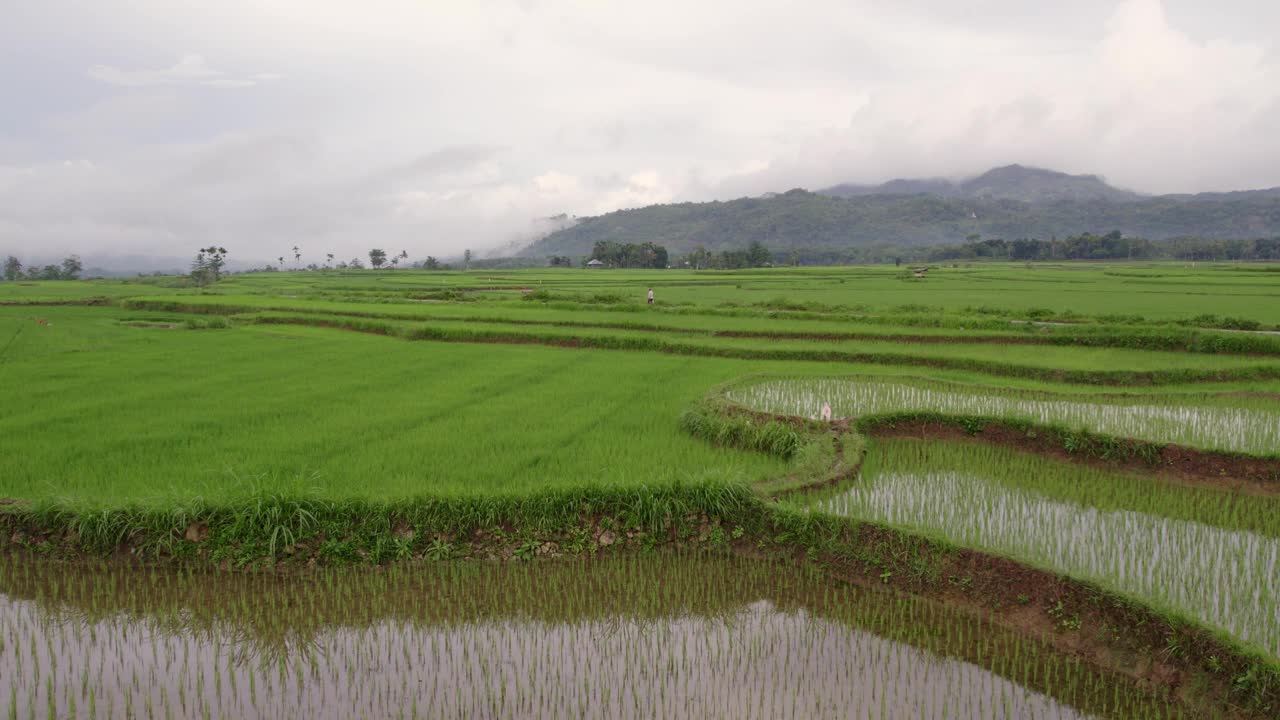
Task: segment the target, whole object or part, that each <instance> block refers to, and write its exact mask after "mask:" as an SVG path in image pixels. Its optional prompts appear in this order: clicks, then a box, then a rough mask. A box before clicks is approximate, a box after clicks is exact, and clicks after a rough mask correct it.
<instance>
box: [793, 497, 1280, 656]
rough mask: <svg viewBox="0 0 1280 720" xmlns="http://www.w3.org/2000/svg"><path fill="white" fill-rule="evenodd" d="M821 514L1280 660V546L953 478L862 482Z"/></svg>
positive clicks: (1257, 537)
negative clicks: (1019, 569)
mask: <svg viewBox="0 0 1280 720" xmlns="http://www.w3.org/2000/svg"><path fill="white" fill-rule="evenodd" d="M818 509H819V510H821V511H824V512H832V513H836V514H840V515H846V516H852V517H857V518H861V519H866V520H873V521H877V522H884V523H889V524H892V525H896V526H901V527H909V528H913V529H918V530H922V531H926V532H929V533H933V534H938V535H941V536H943V537H945V538H947V539H948V540H951V541H954V542H958V543H960V544H962V545H965V546H970V547H977V548H981V549H984V550H990V551H993V552H996V553H998V554H1001V555H1007V556H1009V557H1013V558H1017V559H1020V560H1025V561H1027V562H1030V563H1032V564H1034V565H1036V566H1039V567H1045V568H1048V569H1051V570H1055V571H1058V572H1062V573H1066V574H1068V575H1071V576H1074V577H1080V578H1084V579H1089V580H1095V581H1098V582H1099V583H1101V584H1102V585H1104V586H1106V587H1110V588H1114V589H1116V590H1119V591H1121V592H1124V593H1126V594H1128V595H1130V596H1132V597H1137V598H1143V599H1146V600H1148V601H1151V602H1155V603H1158V604H1159V605H1160V606H1162V607H1165V608H1169V609H1171V610H1174V611H1176V612H1178V613H1179V614H1181V615H1184V616H1188V617H1193V618H1196V619H1198V620H1201V621H1204V622H1206V623H1208V624H1210V625H1212V626H1214V627H1217V628H1219V629H1221V630H1224V631H1226V632H1229V633H1231V634H1233V635H1235V636H1236V637H1239V638H1242V639H1244V640H1246V641H1248V642H1250V643H1252V644H1254V645H1257V646H1258V647H1261V648H1263V649H1264V650H1266V651H1268V652H1269V653H1270V654H1271V655H1272V656H1273V657H1277V658H1280V602H1277V598H1280V575H1277V574H1276V572H1275V569H1276V567H1277V566H1278V564H1280V540H1278V539H1276V538H1273V537H1265V536H1262V535H1257V534H1254V533H1249V532H1243V531H1232V530H1224V529H1221V528H1215V527H1212V526H1208V525H1202V524H1200V523H1194V522H1188V521H1184V520H1173V519H1169V518H1164V517H1160V516H1158V515H1151V514H1147V513H1138V512H1130V511H1123V510H1119V511H1102V510H1098V509H1096V508H1092V507H1089V506H1085V505H1077V504H1070V503H1063V502H1056V501H1053V500H1050V499H1047V498H1045V497H1044V496H1042V495H1039V494H1037V493H1032V492H1020V491H1013V490H1008V489H1005V488H1000V487H997V486H995V485H993V484H992V483H991V482H990V481H989V480H988V479H986V478H983V477H981V476H977V475H973V474H968V473H962V472H954V473H926V474H920V475H910V474H887V475H881V476H868V475H864V476H862V477H861V478H859V480H858V481H857V482H856V483H855V484H854V487H853V489H851V490H849V491H848V492H847V493H846V494H844V495H843V496H841V497H838V498H834V499H831V500H828V501H826V502H824V503H822V504H821V505H820V506H819V507H818Z"/></svg>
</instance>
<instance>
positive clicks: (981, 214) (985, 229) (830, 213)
mask: <svg viewBox="0 0 1280 720" xmlns="http://www.w3.org/2000/svg"><path fill="white" fill-rule="evenodd" d="M577 220H578V222H577V223H576V224H574V225H573V226H571V227H566V228H564V229H562V230H559V231H557V232H553V233H551V234H549V235H547V236H546V237H543V238H542V239H540V240H538V241H537V242H535V243H533V244H532V245H530V246H529V247H527V248H526V249H525V250H524V251H522V253H521V254H522V255H524V256H533V257H539V256H546V255H574V256H581V255H587V254H589V253H590V252H591V248H592V246H593V245H594V244H595V243H596V242H597V241H599V240H613V241H616V242H632V243H642V242H646V241H652V242H655V243H658V244H661V245H665V246H666V247H667V249H668V250H669V251H671V252H672V253H673V254H677V255H678V254H681V253H685V252H688V251H690V250H692V249H693V248H695V247H697V246H702V247H704V248H706V249H707V250H711V251H713V252H715V251H720V250H727V249H737V248H743V247H746V246H747V245H748V244H749V243H751V242H753V241H759V242H762V243H764V244H765V245H767V246H769V248H771V249H772V250H774V251H775V252H786V251H789V250H800V249H804V250H815V249H820V250H824V251H830V252H833V253H845V254H847V251H849V250H850V249H858V248H869V247H887V246H897V247H906V246H923V245H935V244H941V243H952V242H961V241H963V240H965V238H967V237H969V236H971V235H973V234H980V235H982V236H984V237H1000V238H1007V239H1015V238H1044V239H1047V238H1051V237H1054V236H1057V237H1066V236H1068V235H1075V234H1079V233H1083V232H1095V233H1106V232H1109V231H1111V230H1119V231H1121V232H1122V233H1124V234H1125V235H1131V236H1139V237H1145V238H1148V239H1151V240H1162V239H1166V238H1171V237H1182V236H1196V237H1206V238H1217V239H1251V238H1257V237H1273V236H1280V188H1272V189H1268V190H1250V191H1242V192H1229V193H1202V194H1199V195H1154V196H1147V195H1140V194H1138V193H1133V192H1129V191H1127V190H1121V189H1117V188H1114V187H1111V186H1110V185H1108V184H1107V183H1106V182H1105V181H1104V180H1102V179H1101V178H1099V177H1098V176H1096V175H1068V174H1065V173H1059V172H1055V171H1052V170H1043V169H1039V168H1028V167H1023V166H1020V165H1010V166H1007V167H1002V168H995V169H993V170H990V171H988V172H985V173H983V174H981V175H978V176H976V177H973V178H970V179H967V180H962V181H959V182H952V181H949V180H942V179H923V180H906V179H904V180H893V181H890V182H888V183H884V184H883V185H876V186H861V185H838V186H836V187H834V188H828V189H826V190H822V191H819V192H817V193H812V192H808V191H806V190H802V189H794V190H790V191H787V192H784V193H780V194H771V195H769V196H767V197H757V198H739V199H737V200H730V201H715V202H705V203H675V204H669V205H652V206H649V207H644V208H637V209H634V210H619V211H615V212H611V213H608V214H605V215H600V216H597V217H580V218H578V219H577Z"/></svg>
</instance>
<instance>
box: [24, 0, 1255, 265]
mask: <svg viewBox="0 0 1280 720" xmlns="http://www.w3.org/2000/svg"><path fill="white" fill-rule="evenodd" d="M1277 27H1280V2H1276V1H1275V0H1213V1H1212V2H1210V1H1207V0H1163V1H1162V0H1124V1H1120V2H1117V1H1115V0H1073V2H1069V3H1048V2H1032V1H1028V0H965V1H964V2H956V1H954V0H885V1H875V2H869V1H864V2H859V1H856V0H832V1H830V2H826V1H812V2H798V1H787V0H781V1H779V2H751V1H749V0H724V1H720V0H715V1H709V0H679V1H676V0H672V1H667V0H645V2H603V1H602V0H583V1H582V2H552V1H548V2H541V1H538V0H525V1H522V2H496V1H495V2H486V1H485V0H466V1H464V0H458V1H457V2H433V1H432V0H361V1H360V2H329V1H327V0H220V1H219V2H216V3H212V2H199V3H196V2H186V1H184V0H128V1H125V0H91V1H86V2H73V1H70V0H0V92H2V94H0V97H2V98H3V109H2V111H0V253H5V252H13V253H17V254H20V255H21V254H24V253H26V254H35V253H39V254H45V255H49V254H52V255H58V254H62V253H69V252H78V253H81V254H86V255H90V254H99V253H103V252H118V253H153V254H160V255H168V256H183V257H185V256H189V255H192V254H194V250H195V248H197V247H199V246H200V245H202V244H207V243H210V242H214V243H218V244H221V245H225V246H226V247H227V248H228V249H229V250H231V251H232V255H233V256H238V257H240V258H244V259H249V258H253V259H259V258H273V257H275V256H277V255H287V254H290V253H289V248H290V247H291V246H293V245H295V244H297V245H299V246H301V248H302V253H303V256H304V258H303V261H304V263H305V262H307V261H309V260H321V258H322V256H323V254H324V253H326V252H333V253H336V254H337V255H338V256H339V257H348V258H349V257H351V256H353V255H356V254H363V253H364V252H366V251H367V250H368V248H370V247H374V246H378V247H384V248H386V249H387V250H389V251H399V250H401V249H404V250H407V251H408V252H409V254H410V255H411V256H412V257H413V258H414V259H420V258H422V257H424V256H426V255H428V254H434V255H437V256H448V255H451V254H453V253H457V252H460V251H461V249H462V248H465V247H474V248H477V249H480V248H486V247H491V246H495V245H499V244H501V243H504V242H507V241H510V240H512V239H517V238H520V237H525V236H528V235H530V234H531V233H534V232H536V231H537V229H538V225H537V223H536V222H535V219H536V218H538V217H540V216H548V215H554V214H557V213H562V212H564V213H570V214H576V215H594V214H599V213H602V212H607V211H610V210H614V209H618V208H625V207H636V206H641V205H647V204H651V203H658V202H667V201H672V200H704V199H711V198H720V199H729V198H733V197H740V196H742V195H754V194H759V193H761V192H766V191H770V190H786V189H788V188H791V187H797V186H798V187H807V188H810V189H816V188H820V187H824V186H827V185H831V184H834V183H837V182H848V181H854V182H876V181H883V180H887V179H891V178H893V177H905V176H932V175H946V176H960V175H966V174H976V173H977V172H980V171H982V170H985V169H987V168H989V167H991V166H994V165H1002V164H1008V163H1012V162H1020V163H1023V164H1032V165H1040V166H1046V167H1052V168H1055V169H1060V170H1064V171H1068V172H1089V173H1099V174H1102V175H1104V176H1106V177H1107V178H1108V179H1109V180H1110V181H1111V182H1113V183H1114V184H1117V185H1120V186H1123V187H1127V188H1131V189H1136V190H1141V191H1146V192H1184V191H1201V190H1211V189H1240V188H1250V187H1265V186H1276V185H1280V40H1278V38H1280V33H1277V32H1276V28H1277Z"/></svg>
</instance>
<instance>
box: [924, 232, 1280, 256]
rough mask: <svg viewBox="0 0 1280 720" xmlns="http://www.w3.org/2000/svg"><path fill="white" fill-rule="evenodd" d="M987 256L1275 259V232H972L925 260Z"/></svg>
mask: <svg viewBox="0 0 1280 720" xmlns="http://www.w3.org/2000/svg"><path fill="white" fill-rule="evenodd" d="M979 258H991V259H995V260H1010V261H1027V262H1031V261H1045V260H1156V259H1166V260H1193V261H1212V260H1280V237H1274V238H1259V239H1254V240H1218V239H1206V238H1191V237H1187V238H1171V239H1168V240H1159V241H1152V240H1148V239H1146V238H1142V237H1130V236H1126V235H1124V234H1122V233H1121V232H1120V231H1119V230H1113V231H1111V232H1109V233H1106V234H1105V235H1094V234H1093V233H1081V234H1079V235H1071V236H1068V237H1065V238H1062V239H1061V240H1059V239H1058V238H1050V239H1048V240H1040V239H1036V238H1019V239H1016V240H1004V239H1002V238H989V239H985V240H984V239H982V238H981V237H980V236H973V235H971V236H970V237H969V238H968V239H967V240H966V241H965V242H964V243H962V244H953V245H940V246H936V247H933V248H929V249H928V252H927V253H926V255H925V257H924V258H922V259H924V260H930V261H942V260H968V259H979Z"/></svg>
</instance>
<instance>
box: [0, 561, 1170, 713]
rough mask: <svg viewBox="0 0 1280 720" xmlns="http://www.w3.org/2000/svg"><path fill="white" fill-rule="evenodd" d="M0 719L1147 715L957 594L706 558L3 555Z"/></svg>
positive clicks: (1143, 696) (1147, 709)
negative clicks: (129, 564) (252, 569)
mask: <svg viewBox="0 0 1280 720" xmlns="http://www.w3.org/2000/svg"><path fill="white" fill-rule="evenodd" d="M0 702H3V703H4V704H3V706H2V707H4V711H3V714H2V715H0V716H3V717H10V718H28V717H86V718H88V717H92V718H109V717H117V718H121V717H155V718H165V717H201V718H204V717H208V718H224V717H225V718H235V717H244V718H254V717H262V718H268V717H329V718H349V717H406V718H407V717H476V718H526V717H566V718H567V717H573V718H580V717H664V718H679V717H689V718H706V717H735V718H753V717H760V718H779V717H782V718H785V717H794V718H825V717H830V718H837V717H838V718H846V717H857V718H864V717H865V718H966V717H984V718H1083V717H1115V718H1164V717H1180V715H1179V714H1178V712H1177V710H1176V709H1175V707H1174V706H1172V705H1167V704H1166V703H1165V702H1163V701H1161V700H1159V699H1157V698H1156V697H1155V696H1152V695H1148V694H1147V693H1146V692H1145V691H1144V690H1142V689H1141V688H1139V687H1137V686H1136V685H1135V684H1133V683H1131V682H1130V681H1128V680H1126V679H1122V678H1118V677H1116V676H1110V675H1106V674H1103V673H1101V672H1100V671H1097V670H1095V669H1093V668H1091V666H1089V665H1087V664H1085V663H1083V662H1081V661H1080V660H1079V659H1077V658H1072V657H1067V656H1063V655H1056V654H1052V653H1050V652H1048V651H1046V650H1045V649H1044V648H1043V647H1042V646H1040V645H1039V644H1038V643H1037V642H1036V641H1034V640H1031V639H1029V638H1027V637H1025V636H1021V635H1017V634H1012V633H1009V632H1007V631H1003V630H1000V629H997V628H995V627H993V626H989V625H987V624H986V623H984V622H982V621H979V620H975V619H972V618H971V617H968V616H965V615H962V614H960V613H959V612H958V611H956V610H952V609H948V608H946V607H944V606H940V605H936V604H932V603H929V602H926V601H923V600H919V599H914V598H909V597H905V596H900V595H896V594H891V593H889V592H882V591H875V590H866V589H858V588H855V587H852V586H848V585H844V584H841V583H837V582H835V581H832V580H828V579H825V578H823V577H821V576H820V575H818V574H817V573H815V572H814V571H812V570H807V569H803V568H797V567H794V566H792V565H783V564H779V563H776V562H771V561H757V560H748V559H738V558H732V557H729V556H721V555H706V554H700V555H697V556H681V555H668V554H655V555H647V556H624V557H618V558H612V559H609V560H607V561H577V562H559V563H556V562H550V563H548V562H542V563H530V564H505V565H496V564H494V565H491V564H450V563H445V564H423V565H412V566H397V567H394V568H391V569H386V570H381V571H374V570H368V569H345V570H326V571H317V572H314V573H308V574H305V575H301V576H282V575H274V574H231V573H214V572H207V573H206V572H193V571H190V570H177V569H172V568H166V569H138V568H133V569H125V568H118V567H115V568H112V567H105V566H103V567H93V568H91V567H71V566H66V565H58V564H48V563H31V562H29V561H20V560H17V559H8V560H3V561H0Z"/></svg>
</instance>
